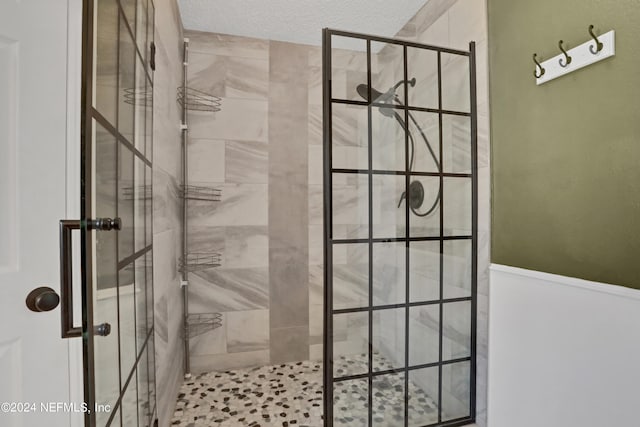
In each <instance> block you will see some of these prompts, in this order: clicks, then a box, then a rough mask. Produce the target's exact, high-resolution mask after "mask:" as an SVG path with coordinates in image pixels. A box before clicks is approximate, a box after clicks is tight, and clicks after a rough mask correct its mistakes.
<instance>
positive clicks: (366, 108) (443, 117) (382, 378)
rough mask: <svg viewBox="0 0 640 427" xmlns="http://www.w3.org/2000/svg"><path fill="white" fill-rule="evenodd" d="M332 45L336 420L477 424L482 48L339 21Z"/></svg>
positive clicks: (330, 323)
mask: <svg viewBox="0 0 640 427" xmlns="http://www.w3.org/2000/svg"><path fill="white" fill-rule="evenodd" d="M323 54H324V57H323V91H324V103H323V105H324V227H325V247H324V256H325V264H324V265H325V270H324V273H325V294H324V297H325V313H324V314H325V317H324V322H325V324H324V328H325V330H324V415H325V421H324V422H325V426H333V425H341V426H342V425H348V426H355V425H358V426H360V425H366V426H385V427H388V426H416V427H417V426H458V425H465V424H468V423H470V422H472V421H473V420H474V418H475V340H476V338H475V318H476V270H477V263H476V252H477V226H476V223H477V219H476V218H477V196H476V194H477V176H476V170H477V159H476V132H477V130H476V112H475V83H474V82H475V45H474V43H471V44H470V46H469V51H459V50H453V49H447V48H441V47H434V46H427V45H422V44H417V43H411V42H405V41H400V40H392V39H385V38H380V37H374V36H368V35H363V34H355V33H347V32H342V31H335V30H329V29H326V30H324V38H323ZM410 76H411V77H410ZM374 88H378V89H383V90H384V88H389V89H388V90H386V91H385V92H381V91H379V90H376V89H374ZM417 135H419V140H420V144H418V141H417V140H416V139H417V138H416V136H417ZM403 200H406V202H405V203H404V209H401V208H402V206H403Z"/></svg>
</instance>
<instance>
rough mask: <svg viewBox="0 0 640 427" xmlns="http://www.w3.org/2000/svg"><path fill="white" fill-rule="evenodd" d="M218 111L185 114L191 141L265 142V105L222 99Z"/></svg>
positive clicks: (245, 100)
mask: <svg viewBox="0 0 640 427" xmlns="http://www.w3.org/2000/svg"><path fill="white" fill-rule="evenodd" d="M221 103H222V104H221V109H220V111H218V112H215V113H212V112H209V111H190V112H189V134H190V136H191V137H192V138H196V139H197V138H206V139H225V140H237V141H263V142H266V141H267V137H268V131H267V129H268V125H267V113H268V103H267V101H266V100H259V99H239V98H223V99H222V101H221Z"/></svg>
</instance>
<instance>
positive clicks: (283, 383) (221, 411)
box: [171, 355, 438, 427]
mask: <svg viewBox="0 0 640 427" xmlns="http://www.w3.org/2000/svg"><path fill="white" fill-rule="evenodd" d="M376 359H377V360H376V362H377V363H376V364H375V365H376V366H378V367H380V368H384V367H385V365H386V362H385V361H384V360H382V359H381V358H379V357H377V358H376ZM336 363H339V364H340V367H339V369H343V371H342V372H345V373H346V374H350V373H352V372H362V371H363V370H364V371H366V366H367V359H366V357H365V355H360V356H358V357H352V356H350V357H349V358H348V359H346V358H344V357H342V358H341V359H340V360H338V361H336ZM341 375H342V373H341ZM366 384H367V380H366V379H364V380H355V381H345V382H337V383H335V392H334V402H335V409H334V412H335V413H334V424H335V425H336V426H349V427H361V426H365V425H366V424H367V408H366V405H367V404H366V401H367V390H366ZM373 388H374V392H373V408H374V411H373V417H372V418H373V424H374V425H376V426H380V427H394V426H403V425H404V423H403V420H404V400H403V398H404V375H403V374H394V375H384V376H380V377H374V381H373ZM409 395H410V396H411V398H410V401H409V408H408V414H409V425H410V426H421V425H426V424H430V423H433V422H436V421H437V417H438V410H437V405H436V403H435V402H434V401H433V399H431V398H430V397H429V396H427V395H426V394H425V393H424V391H423V390H422V389H420V388H419V387H418V386H416V385H415V384H413V383H412V382H409ZM171 424H172V425H174V426H183V427H196V426H207V427H241V426H248V427H267V426H279V427H289V426H295V427H297V426H300V427H322V425H323V422H322V364H321V363H319V362H311V361H306V362H297V363H287V364H282V365H274V366H262V367H258V368H250V369H238V370H232V371H225V372H210V373H206V374H200V375H197V376H196V377H195V378H191V379H189V380H187V381H185V383H184V384H183V385H182V388H181V390H180V394H179V396H178V402H177V405H176V411H175V413H174V416H173V419H172V422H171Z"/></svg>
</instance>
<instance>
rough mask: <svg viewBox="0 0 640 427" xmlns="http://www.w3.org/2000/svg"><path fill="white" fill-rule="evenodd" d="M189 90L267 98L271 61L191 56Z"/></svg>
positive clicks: (233, 96)
mask: <svg viewBox="0 0 640 427" xmlns="http://www.w3.org/2000/svg"><path fill="white" fill-rule="evenodd" d="M189 87H191V88H193V89H197V90H200V91H203V92H205V93H208V94H211V95H215V96H220V97H226V98H247V99H266V98H267V92H268V87H269V61H267V60H264V59H254V58H242V57H235V56H223V55H210V54H203V53H197V52H196V53H191V54H190V56H189Z"/></svg>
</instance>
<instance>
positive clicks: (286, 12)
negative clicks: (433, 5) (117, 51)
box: [178, 0, 428, 45]
mask: <svg viewBox="0 0 640 427" xmlns="http://www.w3.org/2000/svg"><path fill="white" fill-rule="evenodd" d="M427 1H428V0H178V3H179V5H180V13H181V15H182V21H183V24H184V27H185V28H186V29H189V30H199V31H209V32H212V33H222V34H233V35H238V36H247V37H257V38H261V39H270V40H280V41H288V42H293V43H303V44H311V45H320V44H321V42H322V36H321V34H322V28H325V27H329V28H333V29H338V30H346V31H353V32H360V33H366V34H375V35H379V36H386V37H392V36H394V35H395V34H396V33H397V32H398V31H399V30H400V29H401V28H402V27H403V26H404V25H405V24H406V23H407V21H409V19H411V18H412V17H413V15H415V14H416V12H417V11H418V10H420V8H421V7H422V6H424V4H425V3H427Z"/></svg>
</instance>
